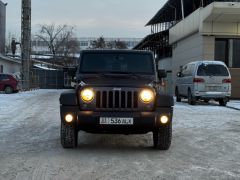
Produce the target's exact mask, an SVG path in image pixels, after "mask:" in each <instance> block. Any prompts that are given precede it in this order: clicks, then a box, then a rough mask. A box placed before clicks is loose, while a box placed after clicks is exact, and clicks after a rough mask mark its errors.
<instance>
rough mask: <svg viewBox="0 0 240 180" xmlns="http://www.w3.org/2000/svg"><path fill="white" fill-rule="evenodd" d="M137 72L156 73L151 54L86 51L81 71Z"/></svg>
mask: <svg viewBox="0 0 240 180" xmlns="http://www.w3.org/2000/svg"><path fill="white" fill-rule="evenodd" d="M127 72H129V73H136V74H151V75H152V74H154V64H153V58H152V56H151V54H147V53H146V54H144V53H142V54H139V53H112V52H107V53H102V52H101V53H84V54H83V57H82V58H81V65H80V73H127Z"/></svg>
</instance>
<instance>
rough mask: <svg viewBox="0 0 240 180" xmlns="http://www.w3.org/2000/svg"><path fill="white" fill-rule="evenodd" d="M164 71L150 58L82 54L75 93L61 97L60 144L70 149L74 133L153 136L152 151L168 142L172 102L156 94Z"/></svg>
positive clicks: (115, 53) (133, 54) (108, 52)
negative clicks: (148, 134) (149, 133)
mask: <svg viewBox="0 0 240 180" xmlns="http://www.w3.org/2000/svg"><path fill="white" fill-rule="evenodd" d="M164 77H166V73H165V71H163V70H159V71H157V67H156V63H155V60H154V57H153V54H152V53H151V52H148V51H132V50H85V51H82V52H81V55H80V60H79V66H78V68H77V70H76V76H75V78H76V86H75V90H70V91H68V92H64V93H62V94H61V96H60V104H61V105H60V113H61V144H62V146H63V147H64V148H74V147H77V144H78V131H80V130H82V131H85V132H88V133H108V134H109V133H110V134H126V135H127V134H144V133H148V132H153V144H154V147H155V148H157V149H161V150H167V149H168V148H169V147H170V144H171V138H172V114H173V106H174V101H173V97H172V96H169V95H166V94H164V93H162V92H161V86H160V85H159V84H161V83H160V82H161V80H162V78H164Z"/></svg>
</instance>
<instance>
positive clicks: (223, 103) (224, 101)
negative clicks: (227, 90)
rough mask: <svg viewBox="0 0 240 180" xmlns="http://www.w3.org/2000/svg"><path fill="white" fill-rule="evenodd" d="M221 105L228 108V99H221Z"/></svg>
mask: <svg viewBox="0 0 240 180" xmlns="http://www.w3.org/2000/svg"><path fill="white" fill-rule="evenodd" d="M219 105H220V106H226V105H227V99H226V98H224V99H220V100H219Z"/></svg>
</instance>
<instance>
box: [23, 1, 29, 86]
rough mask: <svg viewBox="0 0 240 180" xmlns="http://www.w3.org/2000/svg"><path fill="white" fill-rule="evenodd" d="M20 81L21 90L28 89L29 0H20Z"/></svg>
mask: <svg viewBox="0 0 240 180" xmlns="http://www.w3.org/2000/svg"><path fill="white" fill-rule="evenodd" d="M21 39H22V40H21V41H22V42H21V45H22V80H23V84H22V85H23V89H26V90H28V89H29V88H30V54H31V0H22V34H21Z"/></svg>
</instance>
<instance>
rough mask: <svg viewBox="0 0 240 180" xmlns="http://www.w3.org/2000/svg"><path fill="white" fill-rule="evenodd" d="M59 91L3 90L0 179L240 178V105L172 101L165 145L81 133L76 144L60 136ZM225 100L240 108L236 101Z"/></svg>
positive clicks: (145, 138) (149, 137)
mask: <svg viewBox="0 0 240 180" xmlns="http://www.w3.org/2000/svg"><path fill="white" fill-rule="evenodd" d="M61 92H62V91H55V90H38V91H33V92H25V93H18V94H13V95H5V94H0V179H1V180H5V179H6V180H8V179H20V180H22V179H23V180H25V179H33V180H38V179H39V180H40V179H56V180H59V179H88V180H93V179H102V180H107V179H123V180H125V179H131V180H132V179H136V180H139V179H184V180H185V179H189V180H191V179H224V180H225V179H240V111H238V110H235V109H231V108H225V107H219V106H217V105H214V104H210V105H209V104H200V105H197V106H189V105H188V104H187V103H184V102H183V103H178V104H176V106H175V109H174V123H173V142H172V146H171V148H170V150H168V151H157V150H154V149H153V148H152V135H151V133H150V134H147V135H134V136H124V135H93V134H86V133H83V132H80V133H79V146H78V148H77V149H74V150H66V149H63V148H62V147H61V145H60V141H59V125H60V120H59V118H60V117H59V104H58V98H59V95H60V93H61ZM229 104H230V105H233V106H237V107H236V108H239V107H238V106H239V104H240V103H239V101H233V102H231V103H229Z"/></svg>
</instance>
